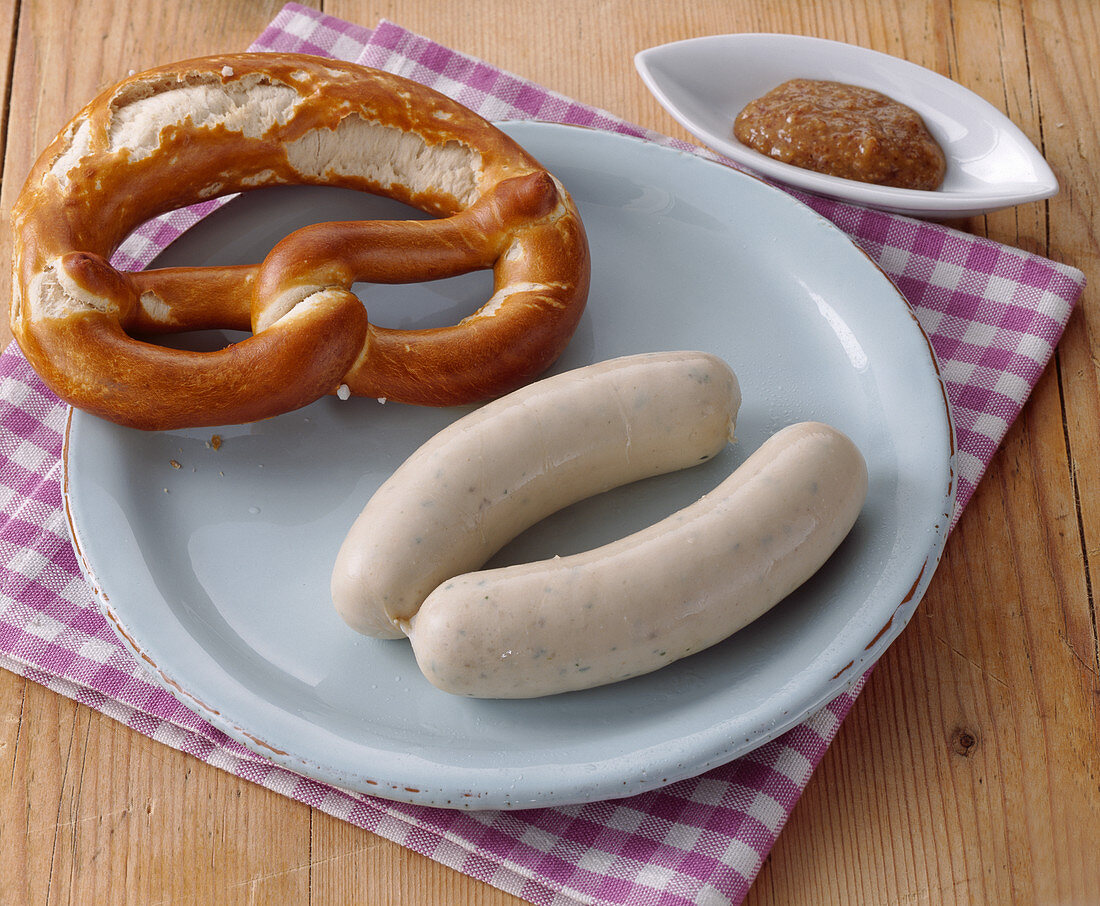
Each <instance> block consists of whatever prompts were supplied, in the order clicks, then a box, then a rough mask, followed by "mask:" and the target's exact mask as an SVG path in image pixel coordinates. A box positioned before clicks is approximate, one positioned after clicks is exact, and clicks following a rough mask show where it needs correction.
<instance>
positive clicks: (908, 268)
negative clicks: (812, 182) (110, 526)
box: [0, 4, 1084, 906]
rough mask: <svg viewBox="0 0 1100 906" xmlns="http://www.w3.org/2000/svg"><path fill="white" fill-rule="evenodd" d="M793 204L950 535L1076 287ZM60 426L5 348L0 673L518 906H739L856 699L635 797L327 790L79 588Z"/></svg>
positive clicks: (145, 248)
mask: <svg viewBox="0 0 1100 906" xmlns="http://www.w3.org/2000/svg"><path fill="white" fill-rule="evenodd" d="M252 49H254V50H279V51H302V52H309V53H315V54H321V55H329V56H336V57H340V58H343V59H348V60H356V61H359V62H362V63H365V64H367V65H371V66H377V67H379V68H383V69H388V70H390V71H393V72H397V73H400V74H402V75H406V76H409V77H411V78H414V79H417V80H419V81H422V82H425V83H427V84H429V85H431V86H433V87H435V88H437V89H441V90H442V91H444V92H446V93H448V94H450V95H452V96H454V97H456V98H457V99H458V100H460V101H462V102H463V103H465V104H466V105H468V106H470V107H472V108H474V109H475V110H477V111H479V112H480V113H482V114H483V115H484V116H487V117H489V118H493V119H506V118H515V117H522V118H540V119H549V120H557V121H561V122H569V123H577V124H583V125H587V126H590V127H594V128H602V129H609V130H612V131H616V132H625V133H630V134H633V135H638V136H641V137H644V138H648V139H650V140H653V141H660V142H662V143H666V144H676V145H677V147H681V148H684V147H686V146H685V145H683V144H682V143H674V142H672V141H671V140H670V139H668V138H665V137H662V136H659V135H655V134H652V133H648V132H645V131H644V130H641V129H639V128H638V127H635V126H631V125H629V124H627V123H625V122H623V121H621V120H619V119H617V118H615V117H613V116H611V115H610V114H607V113H604V112H602V111H597V110H593V109H591V108H587V107H584V106H581V105H578V104H576V103H575V102H573V101H571V100H569V99H568V98H565V97H563V96H561V95H558V94H554V93H552V92H548V91H546V90H545V89H542V88H540V87H538V86H537V85H533V84H531V83H530V82H526V81H524V80H523V79H520V78H517V77H516V76H513V75H509V74H508V73H504V72H501V71H500V70H498V69H495V68H494V67H492V66H490V65H488V64H486V63H483V62H481V61H478V60H475V59H472V58H470V57H467V56H463V55H461V54H458V53H455V52H454V51H451V50H448V49H447V48H444V47H441V46H439V45H438V44H434V43H432V42H431V41H428V40H427V39H425V38H422V37H418V36H416V35H413V34H410V33H409V32H407V31H405V30H403V29H401V28H399V27H397V26H396V25H393V24H390V23H386V22H383V23H382V24H380V25H379V26H378V27H377V28H376V29H374V30H373V31H371V30H368V29H365V28H362V27H360V26H355V25H351V24H349V23H346V22H342V21H340V20H338V19H335V18H333V17H330V16H325V15H323V14H321V13H318V12H316V11H313V10H309V9H306V8H304V7H300V6H297V5H293V4H292V5H289V6H287V7H285V8H284V9H283V10H282V11H281V12H280V13H279V15H278V16H277V17H276V19H275V20H274V21H273V22H272V24H271V25H270V26H269V28H268V29H267V30H266V31H265V32H264V33H263V35H261V37H260V38H259V39H258V41H257V42H256V44H255V45H254V46H253V48H252ZM696 150H697V149H696ZM800 197H802V196H800ZM803 200H804V201H806V202H807V203H808V204H810V205H812V206H813V207H814V208H815V209H816V210H818V211H819V212H820V213H821V214H823V215H824V216H827V217H829V218H831V219H832V220H833V221H834V222H836V223H837V224H838V225H839V226H840V227H841V228H842V229H844V230H846V231H847V232H848V233H849V234H850V235H851V236H852V237H853V239H854V240H855V241H856V242H857V243H859V244H860V245H861V246H862V247H863V248H864V249H865V250H866V251H867V252H868V253H869V254H870V255H871V257H872V258H873V259H874V260H875V261H877V262H878V263H879V265H880V266H881V267H882V268H883V269H884V270H885V271H886V272H887V273H888V274H890V276H891V277H892V278H893V279H894V280H895V282H896V283H897V284H898V286H899V287H900V289H901V291H902V292H903V293H904V294H905V296H906V298H907V299H908V300H909V302H910V303H911V304H912V306H913V309H914V311H915V312H916V314H917V317H918V318H919V320H920V322H921V323H922V325H923V326H924V328H925V330H926V332H927V333H928V334H929V336H930V337H931V339H932V343H933V345H934V347H935V349H936V353H937V356H938V358H939V364H940V368H941V371H942V373H943V375H944V378H945V380H946V383H947V387H948V392H949V395H950V397H951V403H952V406H953V417H954V419H955V430H956V433H957V441H958V446H959V470H960V482H959V493H958V500H957V504H956V513H955V516H956V518H957V516H958V514H959V512H961V510H962V508H963V506H964V505H965V504H966V502H967V501H968V500H969V498H970V495H971V493H972V492H973V489H974V486H975V485H976V484H977V482H978V480H979V478H980V477H981V475H982V473H983V471H984V469H985V467H986V465H987V464H988V462H989V460H990V458H991V457H992V455H993V452H994V451H995V450H996V448H997V446H998V444H999V443H1000V441H1001V440H1002V438H1003V437H1004V434H1005V431H1006V430H1007V428H1008V426H1009V425H1010V424H1011V423H1012V421H1013V419H1015V417H1016V415H1017V414H1018V413H1019V411H1020V408H1021V406H1022V405H1023V403H1024V401H1025V400H1026V398H1027V396H1028V394H1029V393H1030V391H1031V388H1032V387H1033V386H1034V384H1035V381H1036V380H1037V379H1038V377H1039V375H1040V373H1041V372H1042V370H1043V368H1044V367H1045V365H1046V363H1047V362H1048V361H1049V359H1050V356H1051V355H1052V353H1053V349H1054V345H1055V343H1056V342H1057V341H1058V338H1059V337H1060V336H1061V333H1062V330H1063V328H1064V326H1065V323H1066V320H1067V319H1068V317H1069V313H1070V310H1071V308H1072V306H1073V304H1074V302H1075V301H1076V299H1077V297H1078V296H1079V295H1080V292H1081V290H1082V288H1083V284H1084V280H1083V278H1082V275H1081V274H1080V272H1078V271H1076V270H1075V269H1073V268H1070V267H1066V266H1064V265H1060V264H1056V263H1054V262H1051V261H1048V260H1045V259H1043V258H1040V257H1037V256H1035V255H1030V254H1027V253H1024V252H1020V251H1017V250H1015V249H1011V248H1006V247H1004V246H1000V245H997V244H995V243H992V242H988V241H986V240H982V239H978V238H975V237H972V236H967V235H965V234H962V233H958V232H955V231H952V230H949V229H946V228H944V227H940V226H936V225H933V224H927V223H920V222H916V221H912V220H908V219H905V218H901V217H895V216H891V215H887V214H882V213H876V212H872V211H867V210H864V209H861V208H857V207H852V206H850V205H845V204H842V203H839V202H832V201H828V200H823V199H816V198H810V197H803ZM212 207H213V204H207V205H203V206H198V207H196V208H195V209H191V210H188V211H186V212H182V213H177V214H174V215H171V216H169V217H166V218H162V219H161V220H159V221H157V222H154V223H151V224H149V225H147V226H146V227H145V228H143V229H142V230H140V231H138V233H137V234H136V235H135V236H134V237H133V238H132V239H131V240H130V241H128V243H127V245H126V246H125V247H124V248H123V249H122V250H120V253H119V255H118V256H117V258H116V263H117V264H119V265H120V266H124V267H130V268H133V267H142V266H144V265H146V264H148V263H149V261H150V260H152V258H153V257H154V256H155V255H156V254H157V252H159V251H160V250H161V249H163V248H164V247H165V246H166V245H167V244H168V243H169V242H170V241H171V240H172V239H174V238H175V237H176V236H178V235H179V234H180V233H181V232H183V231H184V230H185V229H187V228H188V227H189V226H191V225H192V224H193V223H194V222H196V221H197V220H198V219H199V218H201V217H202V216H204V215H205V213H207V212H208V211H209V210H210V209H211V208H212ZM65 415H66V409H65V407H64V406H63V405H62V404H61V403H59V402H58V400H57V399H56V398H55V397H54V396H53V395H52V394H51V393H50V392H49V391H47V390H46V389H45V388H44V387H43V386H42V384H41V382H40V381H39V380H38V378H37V376H36V375H35V374H34V372H33V371H32V370H31V369H30V367H29V366H28V365H27V363H26V360H25V359H24V358H23V357H22V355H21V353H20V352H19V351H18V349H17V348H16V347H15V346H14V345H13V346H12V347H9V349H8V350H7V351H6V352H4V353H3V355H2V356H0V666H3V667H6V668H7V669H9V670H12V671H14V672H16V673H19V674H21V675H24V676H27V677H29V678H31V679H33V680H35V681H36V682H39V683H42V684H43V685H45V686H48V687H49V688H51V689H53V690H55V691H57V692H60V693H61V694H63V695H67V696H69V697H71V698H73V699H76V700H78V701H81V702H83V703H85V704H87V705H90V706H91V707H93V708H96V709H97V710H100V711H102V712H104V713H106V714H109V715H111V716H112V717H114V718H116V719H117V720H120V721H123V722H124V723H126V724H127V725H129V726H131V727H133V728H134V729H136V730H138V731H140V732H142V733H145V734H147V735H149V736H151V737H153V738H155V739H158V740H160V741H162V742H164V743H166V744H168V745H171V746H174V747H176V748H178V749H181V750H183V751H186V752H189V753H191V754H193V755H195V756H197V757H199V758H201V759H203V760H204V761H206V762H208V763H210V764H214V765H217V766H218V767H221V768H223V769H225V770H227V771H231V772H233V773H234V774H236V775H238V776H240V777H244V778H247V779H249V780H252V781H254V782H256V783H260V784H263V785H264V786H266V787H268V788H269V789H273V790H277V791H279V792H281V793H284V794H285V795H288V796H292V797H294V798H295V799H298V800H300V801H302V802H307V803H309V804H310V805H313V806H316V807H317V808H320V809H322V810H324V811H326V812H328V813H330V814H333V815H336V816H338V817H340V818H343V819H345V820H347V821H349V822H351V823H353V824H355V825H357V826H359V827H363V828H366V829H368V830H370V831H373V832H374V833H377V834H380V835H382V836H385V837H387V838H389V839H391V840H395V841H397V842H398V843H400V844H402V845H404V846H407V847H409V848H410V849H414V850H416V851H418V852H421V853H423V854H425V855H428V856H430V857H431V858H433V859H436V860H438V861H440V862H443V863H445V864H447V865H450V866H452V867H454V868H456V869H458V870H459V871H462V872H465V873H467V874H469V875H471V876H473V877H476V878H480V879H481V880H484V881H487V882H489V883H490V884H494V885H496V886H497V887H500V888H502V889H504V890H507V891H510V892H511V893H514V894H517V895H519V896H521V897H524V898H526V899H528V900H530V901H531V902H534V903H542V904H559V906H564V904H577V903H584V904H634V906H642V904H646V906H652V904H683V906H687V904H697V906H702V904H715V903H736V902H739V901H740V900H741V899H742V898H743V897H744V895H745V893H746V891H747V890H748V887H749V885H750V883H751V882H752V879H753V878H754V877H755V876H756V873H757V871H758V870H759V868H760V865H761V863H762V861H763V859H764V857H765V856H766V854H767V853H768V851H769V849H770V848H771V846H772V844H773V843H774V842H775V839H776V837H777V836H778V834H779V832H780V829H781V828H782V827H783V824H784V823H785V821H786V819H787V817H788V815H789V814H790V812H791V810H792V809H793V807H794V804H795V802H796V801H797V800H798V797H799V796H800V795H801V793H802V790H803V789H804V788H805V786H806V783H807V782H808V780H809V778H810V775H811V773H812V772H813V770H814V768H815V767H816V765H817V764H818V762H819V761H820V759H821V757H822V755H823V754H824V752H825V750H826V748H827V746H828V745H829V743H830V742H831V741H832V739H833V737H834V736H835V734H836V731H837V729H838V727H839V726H840V722H841V720H842V719H843V718H844V715H845V714H846V713H847V711H848V709H849V708H850V706H851V704H852V702H853V701H854V700H855V698H856V696H857V695H858V692H859V689H860V687H861V685H862V684H859V685H857V686H856V687H854V688H853V689H851V690H849V691H848V692H846V693H844V694H843V695H841V696H840V697H839V698H837V699H836V700H835V701H833V702H832V703H830V704H829V705H827V706H826V707H825V708H823V709H822V710H821V711H819V712H817V713H816V714H814V715H813V716H812V717H811V718H810V719H809V720H807V721H806V722H805V723H803V724H802V725H801V726H798V727H796V728H795V729H793V730H791V731H789V732H788V733H786V734H785V735H784V736H782V737H781V738H779V739H777V740H775V741H773V742H771V743H769V744H767V745H765V746H763V747H762V748H760V749H757V750H756V751H754V752H752V753H750V754H749V755H746V756H745V757H743V758H741V759H739V760H737V761H735V762H733V763H731V764H729V765H726V766H725V767H722V768H719V769H716V770H713V771H711V772H709V773H707V774H704V775H703V776H701V777H698V778H695V779H693V780H688V781H683V782H681V783H677V784H674V785H672V786H669V787H666V788H664V789H661V790H655V791H653V792H649V793H646V794H643V795H641V796H637V797H634V798H631V799H623V800H616V801H611V802H596V803H589V804H587V805H578V806H573V807H569V808H547V809H539V810H534V811H525V812H480V813H478V812H474V813H467V812H459V811H448V810H443V809H430V808H423V807H416V806H407V805H402V804H399V803H392V802H387V801H385V800H380V799H373V798H370V797H367V796H360V795H353V794H349V793H347V792H344V791H342V790H338V789H334V788H331V787H328V786H326V785H324V784H321V783H317V782H316V781H313V780H309V779H307V778H303V777H300V776H298V775H296V774H294V773H292V772H290V771H287V770H285V769H283V768H280V767H277V766H275V765H273V764H272V763H271V762H269V761H267V760H266V759H264V758H262V757H260V756H257V755H255V754H253V753H252V752H250V751H248V750H247V749H245V748H244V747H243V746H241V745H239V744H238V743H236V742H234V741H233V740H231V739H229V738H227V737H226V736H225V735H223V734H222V733H220V732H219V731H217V730H216V729H214V728H213V727H211V726H210V725H209V724H207V723H206V722H205V721H204V720H202V719H201V718H199V717H198V716H197V715H195V714H194V713H192V712H191V711H189V710H188V709H186V708H184V707H183V706H182V705H180V704H179V703H178V702H177V701H176V699H175V698H173V697H172V696H171V695H169V694H168V693H166V692H165V691H163V689H162V688H161V687H160V686H159V685H158V684H157V683H156V682H155V681H154V680H153V679H152V678H151V677H150V675H149V674H147V673H146V672H145V671H144V670H143V669H142V668H141V667H140V666H139V664H138V663H137V662H136V661H135V659H134V658H132V657H131V656H130V653H129V651H128V649H126V648H124V647H123V646H122V645H120V643H119V642H118V640H117V637H116V636H115V634H114V632H113V631H112V630H111V629H110V627H109V626H108V624H107V622H106V621H105V620H104V619H103V617H102V616H101V615H100V613H99V610H98V609H97V607H96V605H95V602H94V601H93V599H92V597H91V594H90V593H89V591H88V589H87V587H86V586H85V584H84V582H83V580H82V579H81V576H80V572H79V570H78V568H77V565H76V562H75V560H74V556H73V552H72V548H71V546H70V543H69V538H68V534H67V529H66V524H65V520H64V517H63V514H62V511H61V486H60V479H61V465H60V460H59V456H60V452H61V432H62V429H63V425H64V420H65Z"/></svg>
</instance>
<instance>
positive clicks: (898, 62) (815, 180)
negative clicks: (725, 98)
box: [634, 32, 1060, 217]
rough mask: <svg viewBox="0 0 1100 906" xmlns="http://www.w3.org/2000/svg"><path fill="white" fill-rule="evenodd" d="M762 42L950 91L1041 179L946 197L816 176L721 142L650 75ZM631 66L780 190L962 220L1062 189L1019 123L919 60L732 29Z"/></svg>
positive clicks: (722, 149)
mask: <svg viewBox="0 0 1100 906" xmlns="http://www.w3.org/2000/svg"><path fill="white" fill-rule="evenodd" d="M765 43H771V44H786V43H790V44H794V45H804V46H805V45H810V46H814V47H819V48H825V49H827V50H828V51H829V52H830V53H833V54H838V55H847V56H850V57H854V58H856V59H860V58H862V59H867V60H871V61H877V62H881V63H885V64H886V65H888V66H890V67H891V68H895V69H897V70H899V71H903V72H909V73H911V74H913V75H914V76H915V77H917V78H919V79H920V80H922V81H924V82H927V83H929V84H932V85H936V86H938V87H940V88H942V89H944V90H945V91H946V92H947V93H950V94H952V95H957V96H960V97H964V98H966V99H967V101H968V103H969V104H971V105H972V106H973V107H974V108H975V109H979V110H982V111H983V112H984V113H985V116H986V118H987V120H988V121H989V122H991V123H995V124H996V126H997V128H998V129H999V130H1001V131H1002V132H1004V133H1005V134H1007V135H1010V136H1011V137H1012V138H1014V140H1015V141H1016V143H1017V144H1018V145H1019V146H1020V147H1021V148H1023V149H1025V150H1026V152H1027V155H1028V159H1029V160H1030V161H1031V163H1032V164H1033V165H1034V166H1035V168H1036V172H1037V175H1038V178H1037V179H1036V180H1035V182H1034V184H1033V185H1032V186H1031V187H1029V188H1027V189H1019V188H1017V189H1007V188H1006V189H1004V190H1001V191H995V190H990V191H985V192H982V191H969V192H952V193H943V192H938V191H931V190H920V189H904V188H899V187H894V186H875V185H872V184H870V183H861V182H858V181H855V180H849V179H843V178H840V177H837V176H830V175H828V174H825V173H816V172H814V171H811V170H807V169H805V168H802V167H796V166H794V165H793V164H788V163H784V162H782V161H778V160H775V159H774V158H771V157H768V156H767V155H765V154H761V153H760V152H758V151H755V150H753V149H751V148H748V147H747V146H745V145H742V144H741V143H740V142H736V141H732V140H728V139H725V138H723V137H722V136H720V135H716V134H715V133H713V132H711V130H710V129H708V128H706V126H705V124H703V123H700V122H698V121H697V120H695V119H694V118H693V117H691V116H689V115H688V114H687V113H686V112H685V111H684V110H682V109H681V108H680V107H679V106H678V105H677V104H676V103H675V102H673V101H672V100H671V98H669V96H668V94H667V92H666V91H665V89H664V87H663V86H662V84H661V80H660V79H658V78H656V77H655V75H654V71H653V67H652V63H653V61H654V60H660V59H661V58H662V56H672V55H673V54H675V53H678V52H681V51H686V50H688V49H689V48H690V47H692V46H696V47H698V46H704V45H706V44H719V45H720V44H729V45H731V48H732V47H733V46H735V45H737V44H745V45H749V46H751V45H753V44H765ZM634 65H635V69H636V70H637V72H638V75H639V76H640V77H641V79H642V81H643V82H644V83H645V86H646V88H647V89H649V91H650V93H651V94H652V95H653V96H654V97H655V98H656V100H657V101H658V102H659V103H660V105H661V106H662V107H663V108H664V110H665V111H666V112H667V113H668V114H669V115H670V116H672V118H673V119H675V120H676V121H677V122H678V123H679V124H680V125H681V126H683V127H684V128H685V129H687V130H688V132H690V133H691V134H692V135H693V136H695V138H696V139H697V140H698V141H700V142H702V143H703V144H704V145H705V146H706V147H708V148H710V149H711V150H712V151H714V152H716V153H719V154H722V155H724V156H726V157H728V158H730V159H731V160H733V161H735V162H736V163H737V164H739V165H740V166H744V167H748V168H750V169H751V170H753V171H754V172H756V173H759V174H761V175H763V176H765V177H767V178H768V179H774V180H776V181H777V182H781V183H783V184H784V185H787V186H790V187H792V188H796V189H800V190H803V191H806V192H811V193H813V194H815V195H823V196H826V197H829V198H835V199H839V200H842V201H847V202H849V203H854V204H861V205H866V206H868V207H874V208H877V209H879V210H886V211H891V212H894V213H900V214H905V215H908V216H915V217H945V216H956V217H961V216H973V215H976V214H979V213H986V212H990V211H996V210H1001V209H1003V208H1007V207H1013V206H1016V205H1020V204H1027V203H1031V202H1036V201H1042V200H1044V199H1048V198H1052V197H1054V196H1055V195H1057V194H1058V192H1059V190H1060V185H1059V182H1058V178H1057V176H1056V175H1055V173H1054V171H1053V169H1052V168H1051V166H1050V164H1049V162H1048V161H1047V160H1046V158H1044V157H1043V155H1042V153H1041V152H1040V151H1039V149H1038V148H1036V147H1035V144H1034V142H1032V141H1031V139H1030V138H1028V136H1027V134H1026V133H1025V132H1024V131H1023V130H1022V129H1021V128H1020V127H1019V126H1018V125H1017V124H1016V123H1014V122H1013V121H1012V120H1011V119H1009V118H1008V117H1007V116H1006V115H1005V114H1004V113H1002V112H1001V111H1000V110H998V109H997V108H996V107H995V106H993V105H992V104H991V103H990V102H989V101H987V100H986V99H985V98H983V97H981V95H979V94H977V93H976V92H974V91H972V90H971V89H969V88H967V87H966V86H965V85H962V84H961V83H959V82H956V81H954V80H953V79H949V78H947V77H946V76H943V75H941V74H940V73H938V72H935V71H934V70H932V69H929V68H928V67H926V66H921V65H920V64H919V63H914V62H912V61H911V60H906V59H904V58H903V57H898V56H894V55H893V54H888V53H884V52H883V51H879V50H874V49H872V48H869V47H863V46H861V45H858V44H849V43H847V42H844V41H837V40H833V39H830V38H818V37H815V36H812V35H794V34H784V33H776V32H732V33H728V34H711V35H699V36H696V37H691V38H682V39H680V40H677V41H669V42H666V43H664V44H657V45H654V46H652V47H647V48H644V49H642V50H640V51H638V52H637V53H636V54H635V55H634ZM903 102H904V101H903Z"/></svg>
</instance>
